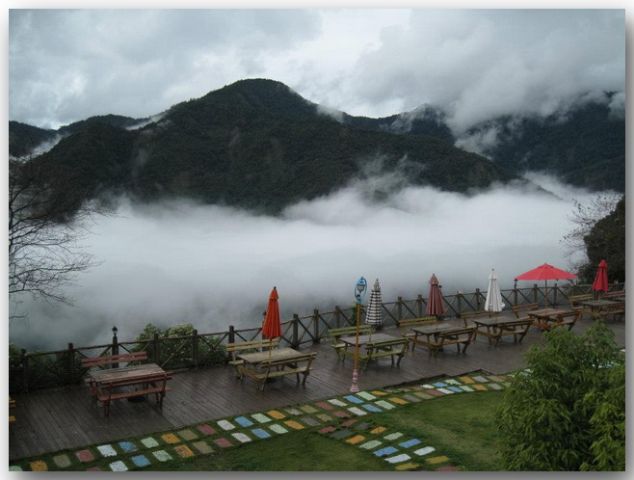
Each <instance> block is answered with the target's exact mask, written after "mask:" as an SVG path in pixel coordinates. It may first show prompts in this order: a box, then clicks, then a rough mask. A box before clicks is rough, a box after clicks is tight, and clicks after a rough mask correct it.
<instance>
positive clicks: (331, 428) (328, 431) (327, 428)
mask: <svg viewBox="0 0 634 480" xmlns="http://www.w3.org/2000/svg"><path fill="white" fill-rule="evenodd" d="M335 430H337V428H336V427H334V426H333V425H329V426H328V427H324V428H322V429H321V430H319V433H330V432H334V431H335Z"/></svg>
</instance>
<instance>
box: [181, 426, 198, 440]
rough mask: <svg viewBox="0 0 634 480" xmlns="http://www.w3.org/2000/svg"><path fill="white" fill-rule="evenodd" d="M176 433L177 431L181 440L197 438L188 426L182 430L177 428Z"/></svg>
mask: <svg viewBox="0 0 634 480" xmlns="http://www.w3.org/2000/svg"><path fill="white" fill-rule="evenodd" d="M176 433H178V436H179V437H181V438H182V439H183V440H187V441H188V442H190V441H192V440H196V439H197V438H198V435H196V432H194V431H193V430H191V429H189V428H185V429H184V430H179V431H178V432H176Z"/></svg>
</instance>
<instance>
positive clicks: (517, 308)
mask: <svg viewBox="0 0 634 480" xmlns="http://www.w3.org/2000/svg"><path fill="white" fill-rule="evenodd" d="M537 309H539V304H538V303H521V304H519V305H513V307H511V310H513V315H515V318H517V319H518V320H519V319H523V320H526V319H527V318H528V317H526V316H522V313H525V312H530V311H531V310H537Z"/></svg>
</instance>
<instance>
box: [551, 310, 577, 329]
mask: <svg viewBox="0 0 634 480" xmlns="http://www.w3.org/2000/svg"><path fill="white" fill-rule="evenodd" d="M582 313H583V312H582V310H581V308H574V309H573V310H572V311H571V312H566V313H560V314H559V315H557V320H556V321H555V322H554V323H552V324H550V325H549V327H550V328H551V329H552V328H555V327H563V326H567V327H568V330H572V327H574V326H575V323H577V320H579V319H580V318H581V314H582Z"/></svg>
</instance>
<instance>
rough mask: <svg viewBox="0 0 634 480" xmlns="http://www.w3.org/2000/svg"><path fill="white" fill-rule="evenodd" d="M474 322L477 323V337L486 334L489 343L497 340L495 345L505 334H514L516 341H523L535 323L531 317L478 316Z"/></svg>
mask: <svg viewBox="0 0 634 480" xmlns="http://www.w3.org/2000/svg"><path fill="white" fill-rule="evenodd" d="M473 322H474V323H475V324H476V337H477V336H478V335H484V336H486V337H487V338H488V340H489V344H491V343H494V342H495V345H497V344H498V343H499V341H500V339H501V337H502V336H504V335H513V341H514V342H516V343H522V339H523V338H524V336H525V335H526V334H527V333H528V329H529V328H530V326H531V325H532V324H533V320H532V319H530V318H514V317H513V318H509V317H495V318H477V319H474V320H473ZM518 336H519V340H518Z"/></svg>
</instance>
